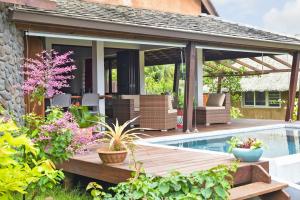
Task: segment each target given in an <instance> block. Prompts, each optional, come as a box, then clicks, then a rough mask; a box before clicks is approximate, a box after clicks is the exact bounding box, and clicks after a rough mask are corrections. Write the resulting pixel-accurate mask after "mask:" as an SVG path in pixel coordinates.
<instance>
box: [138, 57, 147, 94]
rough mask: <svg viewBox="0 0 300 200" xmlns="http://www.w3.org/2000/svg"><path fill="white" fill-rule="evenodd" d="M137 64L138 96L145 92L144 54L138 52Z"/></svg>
mask: <svg viewBox="0 0 300 200" xmlns="http://www.w3.org/2000/svg"><path fill="white" fill-rule="evenodd" d="M139 62H140V66H139V67H140V94H146V91H145V52H144V51H140V52H139Z"/></svg>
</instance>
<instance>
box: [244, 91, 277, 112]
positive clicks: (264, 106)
mask: <svg viewBox="0 0 300 200" xmlns="http://www.w3.org/2000/svg"><path fill="white" fill-rule="evenodd" d="M249 92H253V93H254V95H253V102H254V105H246V104H245V93H246V92H242V99H241V100H242V102H241V105H242V107H243V108H274V109H278V108H281V107H282V105H281V102H279V105H278V106H270V102H269V92H278V94H279V99H281V92H280V91H264V93H265V105H256V92H257V91H249Z"/></svg>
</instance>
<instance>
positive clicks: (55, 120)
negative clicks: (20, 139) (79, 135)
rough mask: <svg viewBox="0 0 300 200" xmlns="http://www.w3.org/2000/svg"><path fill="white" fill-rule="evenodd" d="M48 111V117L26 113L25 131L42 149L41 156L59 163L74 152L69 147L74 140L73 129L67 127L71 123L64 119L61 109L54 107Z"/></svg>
mask: <svg viewBox="0 0 300 200" xmlns="http://www.w3.org/2000/svg"><path fill="white" fill-rule="evenodd" d="M47 112H48V115H47V117H46V118H41V117H39V116H36V115H35V114H32V113H31V114H29V115H26V116H25V122H26V126H25V127H23V132H24V133H25V134H27V135H28V136H29V137H30V138H31V139H33V140H34V141H35V144H36V145H37V146H38V147H39V149H40V150H41V151H39V157H40V158H46V159H50V160H52V161H53V162H55V163H59V162H62V161H64V160H67V159H68V158H69V157H70V156H72V152H71V151H70V150H69V149H68V147H69V145H70V143H71V141H72V129H71V127H70V128H68V127H67V126H68V123H69V122H68V121H67V120H62V119H63V117H64V113H63V111H62V110H61V109H59V108H52V109H50V110H48V111H47Z"/></svg>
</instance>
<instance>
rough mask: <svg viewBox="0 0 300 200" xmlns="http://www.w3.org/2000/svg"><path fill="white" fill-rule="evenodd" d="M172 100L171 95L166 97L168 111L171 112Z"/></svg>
mask: <svg viewBox="0 0 300 200" xmlns="http://www.w3.org/2000/svg"><path fill="white" fill-rule="evenodd" d="M172 100H173V97H172V96H171V95H168V110H173V103H172Z"/></svg>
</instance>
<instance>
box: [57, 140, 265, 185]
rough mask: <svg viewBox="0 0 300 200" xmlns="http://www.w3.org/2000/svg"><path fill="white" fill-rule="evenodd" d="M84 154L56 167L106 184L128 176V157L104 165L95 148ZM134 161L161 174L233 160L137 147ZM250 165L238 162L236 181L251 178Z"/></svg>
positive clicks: (153, 172) (122, 179)
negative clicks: (118, 161) (117, 162)
mask: <svg viewBox="0 0 300 200" xmlns="http://www.w3.org/2000/svg"><path fill="white" fill-rule="evenodd" d="M91 151H92V152H91V153H89V154H86V155H77V156H74V157H73V158H72V159H70V161H68V162H65V163H64V164H62V165H60V166H59V167H60V168H62V169H63V170H64V171H66V172H69V173H73V174H78V175H81V176H86V177H90V178H94V179H98V180H101V181H106V182H109V183H119V182H123V181H126V180H127V179H128V178H130V177H131V174H132V172H133V171H134V170H133V168H132V161H130V160H131V159H130V156H128V158H127V159H126V161H125V162H124V163H122V164H113V165H104V164H102V162H101V161H100V158H99V157H98V154H97V153H96V150H91ZM135 157H136V160H137V161H139V162H142V163H143V168H144V169H145V172H146V173H148V174H152V175H155V176H164V175H166V174H168V173H169V172H171V171H173V170H176V171H180V172H182V173H185V174H188V173H192V172H194V171H199V170H205V169H209V168H212V167H215V166H217V165H220V164H228V165H229V164H230V163H232V162H233V161H234V159H232V158H231V157H230V156H226V155H218V154H208V153H202V152H192V151H187V150H178V149H167V148H158V147H149V146H138V147H137V149H136V153H135ZM254 164H259V165H261V166H262V167H263V168H264V169H265V170H266V171H268V168H269V164H268V162H265V161H264V162H259V163H254ZM252 165H253V164H249V163H240V167H239V170H238V173H237V174H236V176H235V178H236V179H235V183H236V184H243V183H247V182H249V181H250V180H251V177H252V175H251V174H252V172H251V169H252V168H251V167H252Z"/></svg>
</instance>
